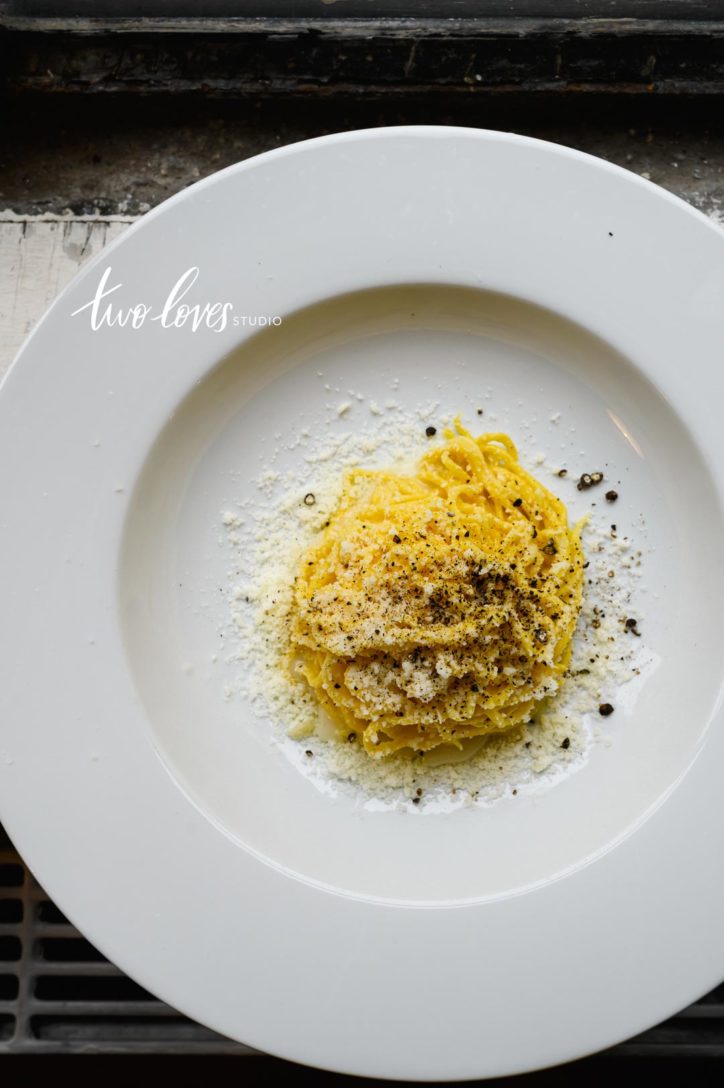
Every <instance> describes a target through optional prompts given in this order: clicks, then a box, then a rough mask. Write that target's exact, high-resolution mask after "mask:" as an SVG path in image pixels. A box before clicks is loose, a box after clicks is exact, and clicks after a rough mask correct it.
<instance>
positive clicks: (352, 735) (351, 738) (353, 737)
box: [347, 733, 357, 744]
mask: <svg viewBox="0 0 724 1088" xmlns="http://www.w3.org/2000/svg"><path fill="white" fill-rule="evenodd" d="M347 740H348V741H349V743H350V744H352V743H353V742H354V741H356V740H357V734H356V733H348V734H347Z"/></svg>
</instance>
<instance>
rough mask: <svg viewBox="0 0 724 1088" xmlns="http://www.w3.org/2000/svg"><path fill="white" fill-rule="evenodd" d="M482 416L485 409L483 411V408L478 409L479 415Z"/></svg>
mask: <svg viewBox="0 0 724 1088" xmlns="http://www.w3.org/2000/svg"><path fill="white" fill-rule="evenodd" d="M482 414H483V409H482V408H478V415H479V416H481V415H482Z"/></svg>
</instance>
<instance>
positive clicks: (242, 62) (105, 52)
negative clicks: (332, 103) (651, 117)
mask: <svg viewBox="0 0 724 1088" xmlns="http://www.w3.org/2000/svg"><path fill="white" fill-rule="evenodd" d="M81 6H82V7H83V10H85V11H87V10H88V9H87V6H85V5H81ZM13 7H14V5H10V6H9V8H8V6H7V5H6V10H5V12H4V13H3V11H2V8H1V7H0V74H1V75H0V86H2V87H4V88H5V90H6V92H8V93H13V94H20V93H27V92H28V91H33V92H40V91H42V92H45V93H49V92H53V93H56V94H59V93H65V94H68V93H78V92H84V93H87V94H121V93H129V94H137V93H143V94H164V95H168V94H189V93H195V94H202V95H204V96H209V95H218V96H224V97H226V98H228V97H229V96H233V95H235V96H240V97H244V96H249V95H267V96H275V95H288V94H289V93H294V94H298V95H305V96H307V97H316V96H319V95H326V94H330V93H331V92H334V93H335V94H337V95H343V94H344V95H348V96H358V95H361V94H364V95H369V96H379V95H380V94H383V93H384V94H386V95H388V96H389V95H391V94H401V93H406V94H407V93H410V92H411V91H415V92H418V93H420V92H429V91H431V90H433V89H438V90H439V89H446V90H447V91H448V92H449V93H456V94H461V95H469V94H476V93H477V94H480V93H483V92H486V91H487V92H495V93H496V94H498V95H503V94H507V93H512V92H520V91H521V90H523V91H525V90H537V91H545V92H547V93H549V94H562V93H565V94H580V93H583V92H586V93H602V92H604V91H608V92H615V93H617V94H622V93H626V94H690V93H692V92H696V93H699V94H721V93H724V2H722V0H711V2H710V3H709V4H708V5H704V6H702V5H701V4H700V3H698V0H697V2H692V4H691V5H682V4H681V3H672V2H669V3H667V2H666V0H658V2H655V0H651V2H650V3H647V2H645V0H638V2H637V3H633V4H632V3H629V4H628V6H627V5H626V4H624V3H617V2H616V0H613V2H610V3H599V4H598V5H595V4H593V3H583V4H581V3H570V2H569V3H567V4H561V5H557V6H556V5H553V4H552V3H548V2H538V3H534V2H528V3H526V4H524V5H516V6H515V7H513V5H512V4H510V3H509V2H507V0H506V2H504V3H503V2H501V3H495V4H489V5H487V7H485V8H483V9H482V11H483V14H477V15H474V16H473V15H472V14H470V12H471V11H472V7H471V5H470V4H465V5H462V6H458V7H457V8H454V7H451V8H450V11H449V13H448V15H447V16H446V17H442V18H441V17H437V16H435V17H433V16H425V17H420V12H419V11H418V12H417V17H416V18H410V17H409V12H408V15H407V16H404V14H403V16H401V17H390V16H389V15H379V14H375V15H374V16H373V17H368V18H360V17H351V13H352V12H358V11H359V12H361V11H364V8H363V7H362V6H361V5H359V4H358V5H355V6H353V7H350V6H349V5H347V6H345V5H344V4H343V3H334V4H332V3H327V4H326V5H322V4H320V5H318V6H317V7H310V5H308V4H307V5H302V11H305V12H309V11H313V12H315V14H312V15H309V14H303V15H300V14H299V11H297V12H296V14H294V15H291V14H290V15H289V16H287V17H284V16H280V17H277V18H271V17H269V15H264V14H263V9H259V10H258V11H256V8H255V7H254V6H253V5H251V6H250V5H246V10H247V12H248V13H249V12H253V11H256V14H253V13H251V14H246V15H241V16H237V17H236V18H228V17H226V18H224V17H218V18H211V19H209V18H204V19H199V18H180V19H169V18H165V19H163V18H157V19H148V18H146V19H139V18H128V17H126V18H123V17H107V16H101V17H98V16H96V17H82V18H77V19H59V18H53V17H50V18H44V19H40V20H37V19H29V18H28V17H27V16H25V15H23V14H20V15H17V14H13ZM20 7H21V8H22V7H27V5H20ZM407 7H409V5H407ZM375 8H377V9H378V11H379V10H380V9H381V5H379V4H377V5H372V7H371V8H370V7H369V6H368V9H367V10H368V11H369V10H373V11H374V9H375ZM398 8H399V10H401V11H403V10H404V6H403V7H400V6H399V5H398ZM388 10H390V11H392V10H394V7H390V8H389V9H388ZM430 10H434V9H433V8H431V7H430V5H428V6H427V11H430ZM338 11H339V12H340V14H341V13H342V12H344V13H345V17H337V13H338ZM631 11H635V12H637V13H638V14H637V15H636V16H634V17H630V16H628V15H626V14H623V15H622V14H621V13H622V12H623V13H626V12H631ZM455 12H457V13H459V17H450V16H452V15H453V14H454V13H455ZM512 12H516V14H515V15H513V14H512ZM586 12H589V13H590V12H594V13H595V14H593V15H590V14H589V15H587V14H586ZM332 13H333V14H332ZM682 13H686V14H685V15H684V14H682ZM662 14H665V15H666V17H665V18H664V17H661V15H662ZM581 16H582V17H581Z"/></svg>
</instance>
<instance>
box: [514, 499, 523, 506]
mask: <svg viewBox="0 0 724 1088" xmlns="http://www.w3.org/2000/svg"><path fill="white" fill-rule="evenodd" d="M522 505H523V500H522V499H516V500H515V502H514V503H513V506H522Z"/></svg>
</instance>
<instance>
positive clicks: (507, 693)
mask: <svg viewBox="0 0 724 1088" xmlns="http://www.w3.org/2000/svg"><path fill="white" fill-rule="evenodd" d="M444 437H445V442H444V444H441V445H439V446H437V447H436V448H434V449H432V450H430V452H429V453H427V454H426V455H425V456H424V457H423V458H422V459H421V461H420V463H419V466H418V469H417V471H416V473H415V474H414V475H401V474H398V473H395V472H392V471H365V470H361V469H356V470H353V471H351V472H348V473H347V475H346V476H345V480H344V487H343V492H342V498H341V501H340V504H339V507H338V509H337V510H336V512H335V513H334V514H333V515H332V516H331V517H330V519H329V523H328V525H327V527H326V528H325V529H324V530H323V531H322V532H321V534H320V538H319V540H318V542H316V543H315V544H314V545H313V546H312V547H311V548H309V550H308V551H307V552H306V554H305V555H304V557H303V559H302V561H301V564H300V567H299V572H298V574H297V577H296V579H295V584H294V594H293V606H292V610H291V615H290V628H289V634H290V652H289V666H290V669H291V670H292V674H293V675H295V676H299V677H301V678H303V680H304V682H305V683H307V684H308V685H310V687H311V688H312V689H313V690H314V692H315V694H316V697H317V699H318V701H319V703H320V705H321V707H322V708H323V709H324V710H325V711H326V712H327V713H328V714H329V716H330V718H331V719H332V721H333V723H334V724H335V726H336V727H337V728H338V730H339V732H340V736H346V735H348V734H350V733H354V734H355V735H356V736H358V737H359V738H360V739H361V741H362V743H363V744H364V747H365V749H366V751H367V752H368V753H369V754H370V755H372V756H384V755H388V754H390V753H392V752H396V751H398V750H400V749H412V750H413V751H421V752H422V751H429V750H430V749H433V748H436V747H438V746H439V745H441V744H447V745H451V744H452V745H454V746H456V747H458V748H459V747H461V745H462V742H463V741H464V740H466V739H467V738H471V737H478V736H480V735H482V734H486V733H497V732H502V731H504V730H506V729H510V728H512V727H513V726H516V725H519V724H520V723H522V722H525V721H528V720H530V718H531V715H532V714H533V712H534V710H535V707H536V704H537V703H538V702H539V701H540V700H541V699H543V698H545V697H546V696H547V695H550V694H551V693H552V692H554V691H555V690H556V688H557V686H558V684H559V682H560V678H561V676H562V675H563V673H564V672H565V670H566V667H567V665H568V662H569V658H570V653H571V639H572V637H573V633H574V630H575V626H576V621H577V619H578V614H579V612H580V608H581V598H582V588H583V563H584V558H583V552H582V549H581V542H580V530H581V524H582V523H579V524H578V525H576V526H575V527H573V528H570V527H569V525H568V517H567V513H566V508H565V506H564V505H563V503H562V502H561V501H560V500H559V499H557V498H556V497H555V495H553V494H552V493H551V492H550V491H548V490H547V488H545V487H544V486H543V485H542V484H541V483H539V482H538V481H537V480H536V479H534V478H533V477H532V476H531V475H530V474H529V473H528V472H526V471H525V469H524V468H523V467H522V466H521V465H520V463H519V461H518V454H517V450H516V448H515V445H514V444H513V442H512V441H511V440H510V438H509V437H508V436H507V435H505V434H483V435H481V436H480V437H479V438H474V437H473V436H472V435H471V434H470V433H469V432H468V431H467V430H465V428H464V427H463V426H462V424H461V423H460V421H459V419H458V420H456V422H455V428H454V430H446V431H445V435H444Z"/></svg>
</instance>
